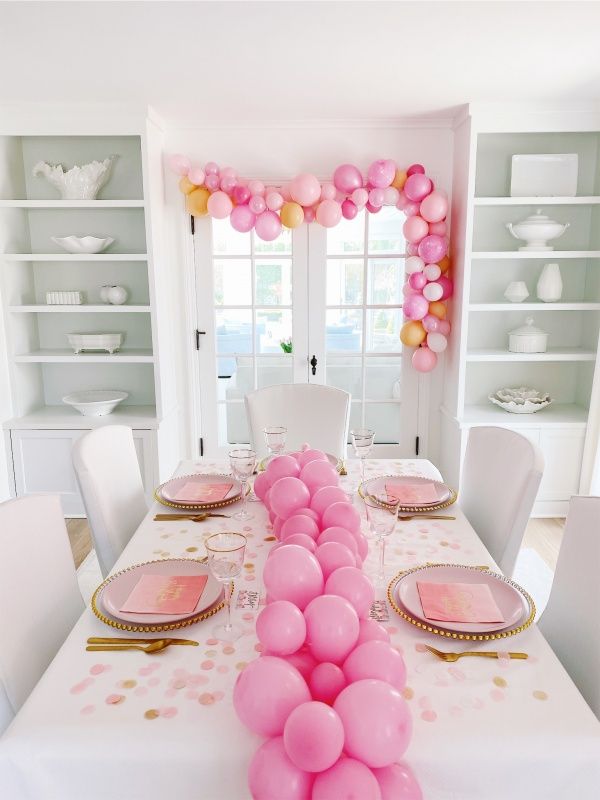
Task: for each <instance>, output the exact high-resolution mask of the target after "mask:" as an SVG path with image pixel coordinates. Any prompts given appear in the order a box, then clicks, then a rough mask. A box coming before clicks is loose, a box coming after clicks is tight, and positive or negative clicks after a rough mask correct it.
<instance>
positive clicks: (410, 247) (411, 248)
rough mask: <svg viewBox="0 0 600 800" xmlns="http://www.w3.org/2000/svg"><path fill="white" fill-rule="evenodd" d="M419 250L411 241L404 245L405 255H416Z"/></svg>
mask: <svg viewBox="0 0 600 800" xmlns="http://www.w3.org/2000/svg"><path fill="white" fill-rule="evenodd" d="M418 252H419V245H417V244H413V243H412V242H408V244H407V245H406V255H407V256H416V255H417V254H418Z"/></svg>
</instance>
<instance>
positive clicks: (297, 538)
mask: <svg viewBox="0 0 600 800" xmlns="http://www.w3.org/2000/svg"><path fill="white" fill-rule="evenodd" d="M284 541H285V544H297V545H299V546H300V547H306V549H307V550H308V551H309V553H314V552H315V550H316V549H317V543H316V542H315V540H314V539H313V538H312V537H311V536H308V534H306V533H292V534H290V536H286V537H285V539H284ZM281 544H283V542H281Z"/></svg>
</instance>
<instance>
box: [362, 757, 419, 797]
mask: <svg viewBox="0 0 600 800" xmlns="http://www.w3.org/2000/svg"><path fill="white" fill-rule="evenodd" d="M373 775H375V778H376V780H377V783H378V784H379V789H380V791H381V800H423V792H422V791H421V787H420V786H419V784H418V783H417V779H416V778H415V776H414V775H413V773H412V770H411V769H410V767H409V766H408V765H407V764H404V763H400V764H390V766H389V767H379V768H378V769H374V770H373Z"/></svg>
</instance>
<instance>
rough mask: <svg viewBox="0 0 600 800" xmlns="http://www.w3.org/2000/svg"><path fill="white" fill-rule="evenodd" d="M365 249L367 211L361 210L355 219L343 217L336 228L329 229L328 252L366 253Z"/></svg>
mask: <svg viewBox="0 0 600 800" xmlns="http://www.w3.org/2000/svg"><path fill="white" fill-rule="evenodd" d="M364 250H365V212H364V211H361V212H360V214H357V215H356V216H355V217H354V219H352V220H349V219H342V220H341V222H339V224H338V225H336V226H335V227H334V228H329V229H328V230H327V253H329V254H331V255H341V254H343V253H364Z"/></svg>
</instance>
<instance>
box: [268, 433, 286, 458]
mask: <svg viewBox="0 0 600 800" xmlns="http://www.w3.org/2000/svg"><path fill="white" fill-rule="evenodd" d="M263 433H264V435H265V441H266V443H267V450H268V451H269V455H270V456H271V458H273V457H274V456H280V455H281V454H282V453H283V451H284V450H285V437H286V435H287V428H283V427H281V426H271V425H269V426H268V427H267V428H263Z"/></svg>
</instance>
